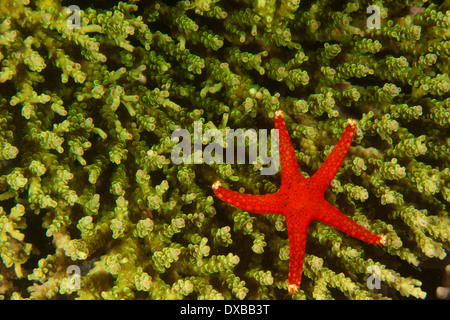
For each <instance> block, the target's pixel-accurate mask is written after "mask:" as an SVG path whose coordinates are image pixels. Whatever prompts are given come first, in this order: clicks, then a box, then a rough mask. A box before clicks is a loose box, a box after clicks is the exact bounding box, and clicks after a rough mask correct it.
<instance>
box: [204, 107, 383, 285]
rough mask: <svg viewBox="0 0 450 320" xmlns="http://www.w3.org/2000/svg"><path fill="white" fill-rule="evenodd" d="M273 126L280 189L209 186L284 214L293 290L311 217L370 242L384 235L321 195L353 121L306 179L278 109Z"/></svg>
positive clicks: (240, 204)
mask: <svg viewBox="0 0 450 320" xmlns="http://www.w3.org/2000/svg"><path fill="white" fill-rule="evenodd" d="M275 128H276V129H278V142H279V152H280V163H281V187H280V190H278V191H277V192H275V193H271V194H265V195H251V194H244V193H239V192H235V191H231V190H228V189H225V188H224V187H222V184H221V183H220V182H219V181H216V182H215V183H214V184H213V186H212V187H213V190H214V192H215V194H216V195H217V196H218V197H219V198H220V199H221V200H223V201H226V202H228V203H229V204H231V205H233V206H235V207H237V208H240V209H242V210H246V211H251V212H255V213H261V214H267V213H275V214H282V215H284V216H285V218H286V225H287V229H288V235H289V244H290V257H289V282H288V283H289V284H288V290H289V293H295V292H297V291H298V288H299V286H300V280H301V277H302V268H303V258H304V255H305V245H306V237H307V232H308V225H309V223H310V221H311V220H313V219H316V220H319V221H321V222H324V223H326V224H329V225H331V226H333V227H335V228H337V229H339V230H341V231H343V232H345V233H347V234H349V235H351V236H353V237H355V238H357V239H360V240H363V241H365V242H368V243H372V244H385V243H386V236H384V235H383V236H380V235H377V234H374V233H372V232H370V231H368V230H366V229H365V228H363V227H361V226H360V225H358V224H357V223H356V222H354V221H353V220H351V219H350V218H348V217H347V216H346V215H345V214H343V213H342V212H341V211H340V210H339V209H337V208H336V207H334V206H332V205H331V204H330V203H328V202H327V201H326V200H325V198H324V193H325V190H326V189H327V188H328V185H329V184H330V182H331V180H332V179H333V178H334V176H335V175H336V173H337V171H338V170H339V168H340V166H341V164H342V161H343V160H344V158H345V155H346V154H347V151H348V149H349V147H350V144H351V142H352V138H353V134H354V132H355V128H356V122H355V120H353V119H349V120H348V123H347V127H346V128H345V130H344V133H343V134H342V137H341V138H340V139H339V142H338V143H337V145H336V146H335V147H334V149H333V151H332V152H331V153H330V155H329V156H328V158H327V159H326V160H325V162H324V163H323V165H322V166H321V167H320V168H319V169H318V170H317V172H316V173H315V174H314V175H313V176H312V177H310V178H305V177H304V176H303V175H302V174H301V173H300V171H299V169H298V164H297V158H296V156H295V152H294V147H293V146H292V143H291V140H290V138H289V134H288V132H287V130H286V125H285V123H284V119H283V111H281V110H278V111H277V112H275Z"/></svg>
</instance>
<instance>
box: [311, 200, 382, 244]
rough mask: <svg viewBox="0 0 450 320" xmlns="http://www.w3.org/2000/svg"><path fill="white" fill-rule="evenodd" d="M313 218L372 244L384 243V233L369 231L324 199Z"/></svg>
mask: <svg viewBox="0 0 450 320" xmlns="http://www.w3.org/2000/svg"><path fill="white" fill-rule="evenodd" d="M314 218H315V219H317V220H319V221H321V222H324V223H326V224H328V225H330V226H333V227H335V228H336V229H339V230H341V231H343V232H345V233H346V234H348V235H350V236H352V237H355V238H357V239H359V240H362V241H365V242H368V243H372V244H385V243H386V236H385V235H378V234H375V233H373V232H370V231H369V230H367V229H366V228H364V227H362V226H360V225H359V224H357V223H356V222H355V221H353V220H351V219H350V218H349V217H348V216H346V215H345V214H343V213H342V212H341V211H340V210H339V209H338V208H336V207H334V206H332V205H331V204H329V203H328V202H326V201H325V202H323V203H322V206H321V208H318V210H317V212H316V215H315V217H314Z"/></svg>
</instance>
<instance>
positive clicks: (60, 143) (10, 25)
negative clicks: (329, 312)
mask: <svg viewBox="0 0 450 320" xmlns="http://www.w3.org/2000/svg"><path fill="white" fill-rule="evenodd" d="M370 5H376V6H378V8H379V9H380V10H379V12H380V17H379V18H380V26H379V28H369V27H368V25H367V21H368V19H369V15H368V14H367V13H366V9H367V7H368V6H370ZM80 6H81V7H82V8H81V10H79V11H78V10H75V11H74V10H71V9H69V8H67V7H65V6H63V5H62V2H61V0H38V1H33V2H32V3H31V2H30V1H29V0H18V1H17V0H4V1H1V3H0V62H1V66H0V240H1V241H0V256H1V261H0V298H2V299H28V298H29V299H61V298H70V299H183V298H188V299H247V298H249V299H284V298H293V299H304V298H308V299H335V298H342V297H345V298H349V299H387V298H398V297H415V298H425V297H426V295H427V294H428V296H429V297H430V296H433V295H434V292H433V290H434V289H433V288H436V287H437V286H438V285H439V283H434V282H433V279H430V278H427V277H426V276H424V275H422V274H417V273H416V272H414V268H424V269H426V268H427V263H426V262H427V261H432V262H435V261H437V262H439V261H441V260H442V259H444V258H445V257H446V255H447V253H448V243H449V239H450V219H449V215H448V211H449V210H448V208H449V205H450V169H449V164H450V157H449V154H450V139H449V138H448V132H449V128H450V127H449V125H450V98H448V94H449V91H450V78H449V76H448V74H449V71H450V68H449V65H450V63H449V62H450V46H449V43H450V42H449V37H450V34H449V31H448V30H450V20H449V12H450V11H449V10H450V3H449V1H440V4H437V3H433V2H423V1H419V0H409V1H404V2H398V1H397V2H395V1H386V2H381V1H375V2H373V1H365V0H360V1H357V2H335V1H329V0H316V1H297V0H280V1H253V0H243V1H223V0H222V1H220V0H211V1H207V0H205V1H201V0H195V1H179V2H177V3H176V4H172V5H169V4H167V3H165V2H164V1H150V0H148V1H144V0H142V1H139V0H129V1H128V3H126V2H116V3H115V4H112V5H109V8H108V9H105V8H104V4H103V6H102V5H100V4H99V3H98V2H96V1H91V2H84V1H83V2H81V3H80ZM77 15H78V16H77ZM78 18H79V19H78ZM77 22H79V25H76V23H77ZM278 109H282V110H283V111H284V113H285V115H286V123H287V127H288V130H289V133H290V136H291V138H292V140H293V144H294V147H295V149H296V155H297V160H298V162H299V167H300V170H301V171H302V173H303V174H304V175H305V176H311V175H312V174H313V173H314V172H315V171H316V170H317V169H318V168H319V166H320V165H321V164H322V163H323V161H324V160H325V158H326V156H327V155H328V154H330V152H331V148H332V147H333V146H334V145H335V143H336V141H337V139H338V137H339V136H340V135H341V133H342V130H343V128H344V126H345V123H346V121H347V119H348V118H350V117H351V118H354V119H356V121H357V130H356V134H355V137H354V142H353V144H352V146H351V147H350V150H349V153H348V155H347V157H346V160H345V161H344V164H343V165H342V168H341V169H340V171H339V172H338V174H337V176H336V178H335V179H333V181H332V182H331V187H330V188H329V189H328V190H327V192H326V194H325V197H326V198H327V200H328V201H329V202H331V203H332V204H333V205H335V206H337V207H338V208H340V209H341V210H342V211H343V212H344V213H345V214H347V215H348V216H349V217H351V218H352V219H353V220H355V221H357V222H358V223H359V224H361V225H362V226H364V227H365V228H367V229H369V230H371V231H373V232H376V233H379V234H386V235H387V245H386V246H385V247H383V248H382V249H380V250H378V249H374V247H373V246H370V245H367V244H364V243H361V242H359V241H357V240H355V239H352V238H350V237H347V236H345V235H343V234H342V233H341V232H339V231H338V230H336V229H334V228H331V227H329V226H326V225H323V224H321V223H313V224H312V225H311V226H310V228H309V237H308V245H307V250H306V251H307V252H306V257H305V264H304V277H303V280H302V284H301V288H300V289H301V290H300V291H299V292H298V293H296V294H294V295H291V296H288V295H287V276H288V260H289V243H288V238H287V232H286V224H285V221H284V218H283V217H281V216H275V215H264V216H260V215H255V214H252V213H248V212H243V211H241V210H238V209H235V208H233V207H231V206H230V205H228V204H226V203H223V202H221V201H218V199H217V198H215V197H214V196H213V192H212V190H211V184H212V182H214V181H216V180H221V181H224V182H225V183H227V184H229V185H230V186H232V187H233V189H234V190H240V191H245V192H249V193H252V194H263V193H268V192H275V191H276V190H277V188H278V186H279V180H278V177H279V176H278V175H261V170H262V168H263V167H264V166H266V162H265V160H264V159H263V158H262V157H261V156H258V157H257V159H256V161H255V162H254V163H251V164H230V163H211V164H209V165H208V164H206V163H202V162H201V161H200V162H196V161H195V160H196V159H197V157H198V154H196V153H192V154H191V155H183V157H184V158H183V159H184V160H190V161H189V163H192V164H187V162H188V161H186V163H179V164H174V162H173V161H172V159H171V153H172V150H173V149H174V147H175V146H176V145H177V143H178V142H179V140H176V139H175V140H172V139H171V136H172V133H173V132H174V131H175V130H177V129H187V130H189V132H191V136H192V137H194V134H195V132H194V129H195V128H196V125H195V122H196V121H199V123H200V125H201V128H200V129H202V130H203V132H205V131H206V130H208V129H218V130H219V132H221V133H224V134H225V133H226V132H227V129H240V128H243V129H256V130H257V129H265V128H272V127H273V116H274V112H275V111H276V110H278ZM269 139H270V137H269ZM201 141H202V143H203V144H207V143H208V140H207V138H206V137H203V139H202V140H201ZM209 141H210V140H209ZM252 143H253V142H245V141H244V145H250V144H252ZM222 146H223V143H222ZM252 146H254V144H252ZM258 147H261V145H259V146H258ZM258 150H259V149H258ZM272 156H275V154H273V155H272ZM192 160H194V161H192ZM197 160H198V159H197ZM399 266H401V267H399ZM443 267H444V263H442V268H443ZM70 270H72V271H73V270H75V271H76V270H78V271H79V273H72V274H71V273H70V272H69V271H70ZM374 276H376V277H377V279H378V281H379V282H380V283H381V284H382V288H381V289H377V288H373V287H371V286H370V285H369V278H370V279H372V278H373V277H374ZM371 277H372V278H371ZM426 291H427V292H426ZM440 296H442V294H440Z"/></svg>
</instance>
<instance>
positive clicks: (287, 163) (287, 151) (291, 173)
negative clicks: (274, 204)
mask: <svg viewBox="0 0 450 320" xmlns="http://www.w3.org/2000/svg"><path fill="white" fill-rule="evenodd" d="M275 129H278V145H279V146H278V150H279V153H280V164H281V185H282V186H288V185H290V184H292V183H295V180H296V179H295V178H297V179H300V180H304V179H305V177H303V175H302V174H301V173H300V171H299V169H298V163H297V157H296V156H295V151H294V147H293V146H292V142H291V138H290V137H289V133H288V131H287V129H286V124H285V123H284V119H283V111H281V110H277V111H276V112H275Z"/></svg>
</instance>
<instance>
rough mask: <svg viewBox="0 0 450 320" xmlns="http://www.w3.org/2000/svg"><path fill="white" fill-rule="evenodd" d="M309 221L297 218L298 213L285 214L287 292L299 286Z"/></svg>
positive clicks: (295, 289) (293, 291)
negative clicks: (286, 230)
mask: <svg viewBox="0 0 450 320" xmlns="http://www.w3.org/2000/svg"><path fill="white" fill-rule="evenodd" d="M309 222H310V220H309V219H306V220H305V219H303V218H299V216H298V215H292V216H286V225H287V229H288V235H289V248H290V253H289V276H288V277H289V280H288V290H289V293H295V292H297V291H298V288H299V287H300V281H301V279H302V272H303V259H304V257H305V247H306V237H307V234H308V226H309Z"/></svg>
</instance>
